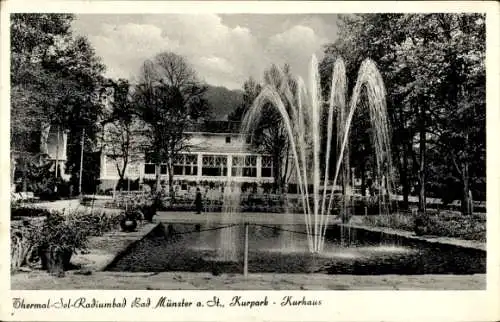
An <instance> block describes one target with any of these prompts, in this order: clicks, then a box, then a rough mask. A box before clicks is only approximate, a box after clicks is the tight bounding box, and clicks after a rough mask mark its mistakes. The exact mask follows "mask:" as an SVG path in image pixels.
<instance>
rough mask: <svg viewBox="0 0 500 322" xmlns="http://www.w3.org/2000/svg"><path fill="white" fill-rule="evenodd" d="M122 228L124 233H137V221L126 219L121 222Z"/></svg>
mask: <svg viewBox="0 0 500 322" xmlns="http://www.w3.org/2000/svg"><path fill="white" fill-rule="evenodd" d="M120 227H121V229H122V231H125V232H132V231H135V230H136V228H137V220H136V219H133V218H127V217H125V218H123V219H122V220H121V221H120Z"/></svg>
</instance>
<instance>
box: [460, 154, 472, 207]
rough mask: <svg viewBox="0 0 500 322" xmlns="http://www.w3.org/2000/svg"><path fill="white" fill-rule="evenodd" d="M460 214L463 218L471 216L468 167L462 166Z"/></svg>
mask: <svg viewBox="0 0 500 322" xmlns="http://www.w3.org/2000/svg"><path fill="white" fill-rule="evenodd" d="M461 208H462V214H463V215H464V216H470V215H472V194H471V191H470V189H469V166H468V165H467V164H466V163H464V164H462V205H461Z"/></svg>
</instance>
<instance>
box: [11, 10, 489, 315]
mask: <svg viewBox="0 0 500 322" xmlns="http://www.w3.org/2000/svg"><path fill="white" fill-rule="evenodd" d="M332 5H333V4H332ZM493 8H495V7H493ZM496 9H498V7H496ZM221 12H223V13H216V12H199V13H196V12H194V13H193V12H188V13H170V12H158V13H149V12H148V13H140V11H138V12H136V13H119V12H116V13H115V12H113V11H112V10H110V11H108V12H105V13H103V12H100V13H96V12H91V13H89V12H74V13H71V12H66V11H65V12H43V11H40V12H33V11H26V12H22V11H19V12H11V13H9V14H8V18H9V21H8V24H9V30H10V57H9V58H8V60H9V61H10V86H9V88H10V90H9V92H8V95H9V102H10V163H9V165H10V170H9V172H7V167H8V165H7V167H4V166H3V165H2V170H3V172H5V173H10V220H8V222H7V223H10V288H11V289H12V290H18V291H23V290H37V291H41V290H51V291H52V290H118V291H120V290H143V291H146V290H147V291H169V290H205V291H207V290H211V291H245V290H251V291H296V292H295V293H294V294H295V295H294V296H289V297H287V296H279V297H278V298H277V299H276V300H275V301H276V303H274V304H276V305H280V306H281V307H285V308H286V307H287V306H290V307H295V306H300V305H307V306H309V307H311V306H319V305H321V300H319V299H317V298H316V299H315V298H314V296H312V295H311V296H309V295H307V294H314V293H307V292H306V293H304V292H302V293H304V294H303V295H305V296H301V295H299V294H302V293H300V291H365V290H371V291H399V290H405V291H418V290H434V291H442V290H447V291H460V290H475V291H485V290H486V289H487V280H488V278H487V274H486V271H487V244H486V240H487V238H486V236H487V233H486V232H487V223H488V221H489V220H490V218H491V217H492V216H498V213H491V212H490V209H489V207H487V202H486V201H487V198H488V199H489V198H492V195H490V191H488V194H487V166H486V165H487V157H486V156H487V144H486V142H487V140H486V138H487V135H486V132H487V126H486V123H487V110H488V109H487V98H486V84H487V82H486V74H487V68H486V66H487V64H486V62H487V55H486V53H487V51H486V48H487V46H486V44H487V41H486V36H487V28H486V27H487V16H488V15H489V13H487V12H485V11H484V10H478V11H477V12H470V11H467V12H459V11H457V10H454V11H450V12H446V11H443V12H422V13H413V12H402V13H398V12H387V13H380V12H377V13H356V12H355V11H353V12H352V13H349V12H342V13H334V12H332V13H324V12H322V11H318V12H317V13H309V12H308V13H300V12H297V13H287V12H275V11H273V12H269V13H262V12H260V13H259V12H257V13H253V12H249V13H245V12H235V13H231V12H229V13H227V12H225V11H224V10H221ZM488 32H490V30H488ZM3 37H4V35H2V38H3ZM496 50H498V48H497V49H496ZM497 57H498V56H497ZM4 59H6V58H4ZM497 63H498V62H497ZM3 73H6V71H3ZM497 121H498V120H497ZM497 123H498V122H497ZM497 125H498V124H497ZM2 135H4V133H2ZM490 149H491V146H490ZM490 152H491V151H490ZM488 157H490V153H488ZM3 159H5V162H4V163H5V164H7V160H6V159H7V156H6V155H3ZM6 178H7V176H5V180H6ZM488 179H490V178H489V177H488ZM497 179H498V178H497V177H495V180H497ZM493 198H498V191H497V193H496V195H495V196H494V197H493ZM495 209H496V211H498V208H495ZM5 218H6V216H4V219H5ZM4 223H5V221H4ZM488 236H490V235H488ZM488 238H490V237H488ZM497 246H498V245H497ZM488 255H490V253H488ZM488 257H489V256H488ZM8 287H9V286H8ZM346 293H347V292H343V294H346ZM166 294H168V293H166ZM239 294H242V296H234V297H232V296H231V297H230V299H231V301H229V302H228V303H225V305H226V306H248V305H251V306H255V307H258V306H262V305H267V301H268V298H267V297H266V298H265V299H264V298H262V301H260V300H259V301H257V300H255V301H254V300H251V301H247V300H246V299H245V296H244V294H245V292H242V293H239ZM269 294H272V292H271V293H269ZM236 295H238V294H236ZM16 301H17V302H16ZM23 301H24V300H22V299H21V300H20V299H19V298H17V300H15V301H14V304H13V305H14V308H18V307H23V306H25V305H28V304H24V302H23ZM83 301H85V300H83ZM88 301H89V303H90V300H88ZM113 301H115V300H113ZM117 301H118V300H117ZM186 301H187V300H186ZM218 301H219V300H218V299H216V298H214V299H213V301H212V302H213V303H212V304H214V305H215V306H218V305H219V304H218ZM270 301H271V300H270ZM272 301H274V300H272ZM139 302H140V303H139ZM160 302H161V303H160ZM184 302H185V300H184V299H182V301H181V300H180V298H179V300H177V299H172V300H170V299H169V300H167V299H163V300H160V301H159V302H158V303H156V301H155V302H154V303H147V304H146V302H141V301H138V302H137V303H136V304H137V306H140V305H144V306H146V305H147V306H152V307H154V306H158V305H159V306H162V307H169V306H170V307H183V306H185V305H187V304H185V303H184ZM95 303H96V302H95V299H94V304H95ZM124 304H125V303H124ZM132 304H133V303H132ZM207 304H208V302H207ZM271 304H272V303H271ZM60 305H61V306H64V303H63V299H62V298H61V303H60ZM95 305H96V306H95V307H100V306H99V305H100V304H95ZM103 305H104V304H103ZM113 305H115V304H113ZM116 305H118V307H119V304H116ZM127 305H129V303H127ZM193 305H194V304H193ZM220 305H222V306H223V305H224V304H220ZM208 306H210V305H208ZM103 307H104V306H103ZM113 307H114V306H113ZM309 318H310V317H309Z"/></svg>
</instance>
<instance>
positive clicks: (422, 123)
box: [418, 104, 426, 213]
mask: <svg viewBox="0 0 500 322" xmlns="http://www.w3.org/2000/svg"><path fill="white" fill-rule="evenodd" d="M419 132H420V169H419V171H418V175H419V181H420V191H419V194H418V210H419V211H421V212H423V213H425V212H426V200H425V152H426V151H425V149H426V129H425V108H424V106H423V105H422V104H421V105H420V129H419Z"/></svg>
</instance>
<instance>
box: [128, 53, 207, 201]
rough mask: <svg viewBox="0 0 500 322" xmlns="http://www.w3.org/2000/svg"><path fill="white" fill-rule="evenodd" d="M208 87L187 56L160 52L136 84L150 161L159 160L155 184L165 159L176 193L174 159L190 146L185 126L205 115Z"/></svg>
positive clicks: (155, 161)
mask: <svg viewBox="0 0 500 322" xmlns="http://www.w3.org/2000/svg"><path fill="white" fill-rule="evenodd" d="M205 91H206V86H204V85H203V84H202V83H201V82H200V81H199V80H198V78H197V76H196V72H195V70H194V69H193V68H192V67H191V66H190V65H189V64H188V62H187V61H186V60H185V58H184V57H182V56H179V55H177V54H174V53H169V52H167V53H161V54H158V55H157V56H156V57H155V58H154V59H153V60H147V61H146V62H144V64H143V68H142V71H141V81H140V83H139V84H138V85H137V86H136V88H135V93H134V101H135V103H136V104H137V108H138V114H139V116H140V118H141V120H142V121H144V122H145V123H146V124H147V131H146V135H147V136H148V138H149V142H150V145H149V147H150V149H151V152H152V153H151V155H150V156H151V160H150V161H151V162H153V163H155V164H156V188H157V189H159V186H160V163H163V162H165V163H166V166H167V173H168V179H169V180H168V184H169V187H170V191H171V192H172V193H173V189H172V186H173V178H174V171H173V161H174V159H175V158H176V156H177V155H178V154H179V153H180V152H181V151H185V150H188V149H189V140H188V139H189V135H188V134H187V133H186V130H187V129H188V128H189V126H190V125H191V124H192V123H193V122H195V121H196V120H197V119H199V118H201V117H203V116H204V115H206V113H207V111H208V103H207V101H206V100H205V98H204V96H203V94H204V93H205Z"/></svg>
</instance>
